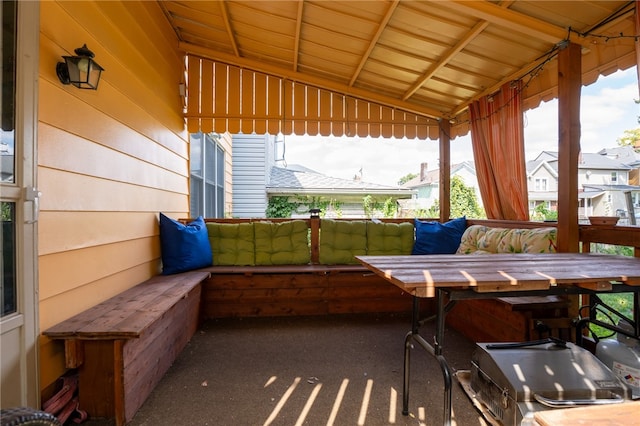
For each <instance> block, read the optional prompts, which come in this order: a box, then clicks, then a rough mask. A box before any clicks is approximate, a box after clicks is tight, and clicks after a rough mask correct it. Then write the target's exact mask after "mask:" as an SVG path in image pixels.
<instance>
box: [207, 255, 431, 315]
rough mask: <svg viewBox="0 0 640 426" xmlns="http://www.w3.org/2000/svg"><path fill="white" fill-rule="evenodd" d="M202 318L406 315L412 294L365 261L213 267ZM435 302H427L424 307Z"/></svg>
mask: <svg viewBox="0 0 640 426" xmlns="http://www.w3.org/2000/svg"><path fill="white" fill-rule="evenodd" d="M204 270H205V271H207V272H209V273H211V277H210V278H208V279H206V280H205V281H204V282H203V289H202V292H203V294H202V299H203V306H202V314H203V317H204V318H228V317H256V316H295V315H326V314H346V313H383V312H384V313H393V312H396V313H408V312H411V306H412V298H411V296H410V295H409V294H407V293H404V292H403V291H402V290H400V289H398V288H397V287H395V286H392V285H389V283H387V282H386V281H385V280H384V279H382V278H380V277H378V276H377V275H375V274H373V273H371V272H370V271H369V270H368V269H366V268H365V267H363V266H362V265H319V264H310V265H270V266H212V267H208V268H205V269H204ZM427 305H433V304H432V303H428V302H425V306H427Z"/></svg>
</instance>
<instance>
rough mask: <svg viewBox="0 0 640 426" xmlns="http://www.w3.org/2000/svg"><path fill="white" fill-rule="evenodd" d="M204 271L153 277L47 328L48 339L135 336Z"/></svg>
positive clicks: (183, 294)
mask: <svg viewBox="0 0 640 426" xmlns="http://www.w3.org/2000/svg"><path fill="white" fill-rule="evenodd" d="M207 277H209V273H208V272H206V271H194V272H187V273H183V274H178V275H162V276H155V277H152V278H150V279H149V280H147V281H145V282H143V283H140V284H138V285H137V286H135V287H132V288H130V289H128V290H125V291H124V292H122V293H120V294H118V295H116V296H114V297H112V298H110V299H107V300H105V301H104V302H102V303H100V304H98V305H96V306H94V307H92V308H90V309H87V310H86V311H83V312H81V313H79V314H77V315H75V316H73V317H71V318H69V319H67V320H65V321H63V322H61V323H59V324H57V325H55V326H53V327H51V328H49V329H48V330H46V331H45V332H44V333H43V334H44V335H45V336H48V337H51V338H58V339H60V338H76V339H103V338H104V339H114V338H125V339H127V338H135V337H138V336H140V334H141V333H142V332H143V331H144V330H145V329H146V328H147V327H148V326H149V325H150V324H152V323H153V322H154V321H155V320H156V319H157V318H158V317H159V316H160V315H162V313H163V312H165V311H166V310H167V309H168V308H170V307H171V306H173V305H174V304H175V303H177V302H178V301H179V300H180V299H181V298H183V297H184V296H185V295H186V294H188V292H189V291H190V290H191V289H193V287H195V286H197V285H198V284H199V283H200V282H202V281H203V280H204V279H206V278H207Z"/></svg>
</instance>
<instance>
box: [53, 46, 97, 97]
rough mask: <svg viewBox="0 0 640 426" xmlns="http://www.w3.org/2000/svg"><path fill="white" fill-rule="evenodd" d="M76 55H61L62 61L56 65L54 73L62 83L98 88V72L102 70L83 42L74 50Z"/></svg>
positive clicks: (81, 87)
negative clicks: (82, 44)
mask: <svg viewBox="0 0 640 426" xmlns="http://www.w3.org/2000/svg"><path fill="white" fill-rule="evenodd" d="M75 52H76V55H77V56H63V58H64V62H58V64H57V65H56V74H57V75H58V78H59V79H60V82H61V83H62V84H73V85H74V86H76V87H77V88H79V89H93V90H97V89H98V83H99V82H100V74H101V73H102V71H103V70H104V68H102V67H101V66H100V65H98V63H97V62H96V61H94V60H93V57H94V56H95V55H94V54H93V52H92V51H91V50H89V48H88V47H87V45H86V44H85V45H84V46H82V47H79V48H77V49H76V50H75Z"/></svg>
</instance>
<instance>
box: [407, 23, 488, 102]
mask: <svg viewBox="0 0 640 426" xmlns="http://www.w3.org/2000/svg"><path fill="white" fill-rule="evenodd" d="M488 25H489V24H488V23H487V22H478V23H477V24H476V25H475V26H474V27H473V28H472V29H471V31H469V32H468V33H467V34H465V37H464V38H462V39H460V41H458V43H456V45H455V46H453V47H452V48H451V49H449V50H448V51H447V52H445V54H444V55H443V56H442V57H441V58H440V59H439V60H438V61H437V62H435V63H433V64H432V65H431V66H430V67H429V69H428V70H427V72H425V73H424V74H422V75H421V76H420V78H419V79H417V80H416V81H415V83H413V85H412V86H411V87H410V88H409V90H407V91H406V92H405V93H404V95H403V96H402V100H403V101H406V100H407V99H409V98H410V97H411V96H413V95H414V94H415V93H416V92H417V91H418V89H420V87H422V86H423V85H424V84H425V83H426V82H427V81H428V80H429V79H431V77H433V75H434V74H435V73H436V72H438V70H439V69H440V68H442V67H444V66H446V65H447V64H448V63H449V61H450V60H451V59H452V58H453V57H454V56H455V55H457V54H458V53H459V52H460V51H461V50H462V49H464V48H465V46H466V45H467V44H469V43H470V42H471V41H472V40H473V39H474V38H475V37H476V36H477V35H478V34H480V33H481V32H482V31H483V30H484V29H485V28H486V27H487V26H488Z"/></svg>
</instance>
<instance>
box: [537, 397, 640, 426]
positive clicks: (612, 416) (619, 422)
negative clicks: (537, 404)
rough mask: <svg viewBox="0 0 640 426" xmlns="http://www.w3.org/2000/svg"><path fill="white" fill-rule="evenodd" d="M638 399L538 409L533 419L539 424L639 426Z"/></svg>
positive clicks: (639, 404) (541, 425)
mask: <svg viewBox="0 0 640 426" xmlns="http://www.w3.org/2000/svg"><path fill="white" fill-rule="evenodd" d="M639 414H640V401H634V402H625V403H624V404H615V405H597V406H596V405H593V406H588V407H578V408H563V409H560V410H548V411H540V412H537V413H535V414H534V419H535V421H536V423H537V424H539V425H540V426H580V425H584V426H591V425H594V426H596V425H597V426H640V416H639Z"/></svg>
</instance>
